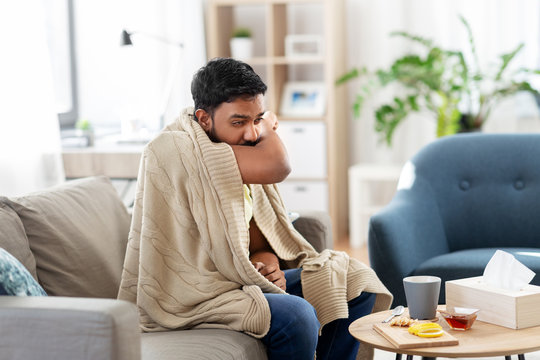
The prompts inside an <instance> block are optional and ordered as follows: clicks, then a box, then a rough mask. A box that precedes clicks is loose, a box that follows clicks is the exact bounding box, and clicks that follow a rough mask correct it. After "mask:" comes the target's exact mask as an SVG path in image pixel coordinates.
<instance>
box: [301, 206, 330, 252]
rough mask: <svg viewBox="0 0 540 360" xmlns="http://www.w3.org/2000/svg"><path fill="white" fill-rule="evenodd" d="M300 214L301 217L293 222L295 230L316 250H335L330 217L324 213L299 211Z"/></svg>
mask: <svg viewBox="0 0 540 360" xmlns="http://www.w3.org/2000/svg"><path fill="white" fill-rule="evenodd" d="M298 214H299V215H300V217H299V218H298V219H296V220H295V221H294V222H293V225H294V228H295V229H296V230H297V231H298V232H299V233H300V234H302V236H303V237H304V238H305V239H306V240H307V241H309V243H310V244H311V245H312V246H313V247H314V248H315V250H317V251H319V252H320V251H323V250H324V249H333V247H334V243H333V241H332V222H331V221H330V215H328V213H326V212H324V211H298Z"/></svg>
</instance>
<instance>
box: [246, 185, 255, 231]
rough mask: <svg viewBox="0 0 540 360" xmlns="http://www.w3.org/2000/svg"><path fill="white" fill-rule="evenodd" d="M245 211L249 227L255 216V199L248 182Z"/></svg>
mask: <svg viewBox="0 0 540 360" xmlns="http://www.w3.org/2000/svg"><path fill="white" fill-rule="evenodd" d="M244 211H245V214H244V216H245V217H246V224H247V227H248V229H249V222H250V221H251V218H252V217H253V199H252V198H251V191H250V190H249V186H247V185H246V184H244Z"/></svg>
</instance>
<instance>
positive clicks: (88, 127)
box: [75, 119, 94, 146]
mask: <svg viewBox="0 0 540 360" xmlns="http://www.w3.org/2000/svg"><path fill="white" fill-rule="evenodd" d="M75 129H76V134H77V136H80V137H83V138H86V146H94V129H93V128H92V124H91V123H90V121H89V120H88V119H79V120H77V122H76V123H75Z"/></svg>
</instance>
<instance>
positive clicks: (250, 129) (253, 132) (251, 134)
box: [244, 124, 259, 142]
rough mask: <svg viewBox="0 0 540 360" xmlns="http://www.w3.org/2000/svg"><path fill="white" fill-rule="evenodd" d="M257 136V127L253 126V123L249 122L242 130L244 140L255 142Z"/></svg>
mask: <svg viewBox="0 0 540 360" xmlns="http://www.w3.org/2000/svg"><path fill="white" fill-rule="evenodd" d="M258 138H259V129H258V128H257V127H256V126H255V124H250V125H249V126H247V127H246V131H245V132H244V140H245V141H251V142H255V141H257V139H258Z"/></svg>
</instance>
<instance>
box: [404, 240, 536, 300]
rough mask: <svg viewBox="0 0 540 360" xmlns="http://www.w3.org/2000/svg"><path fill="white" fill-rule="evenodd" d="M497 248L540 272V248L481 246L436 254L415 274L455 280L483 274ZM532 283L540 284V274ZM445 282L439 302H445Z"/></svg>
mask: <svg viewBox="0 0 540 360" xmlns="http://www.w3.org/2000/svg"><path fill="white" fill-rule="evenodd" d="M497 249H500V250H504V251H506V252H508V253H510V254H512V255H514V256H515V257H516V259H517V260H518V261H520V262H521V263H523V265H525V266H527V267H528V268H529V269H531V270H532V271H534V272H535V273H536V274H540V249H538V248H504V247H503V248H480V249H470V250H460V251H454V252H451V253H448V254H443V255H439V256H435V257H433V258H431V259H429V260H427V261H424V262H423V263H422V264H420V265H419V266H418V267H417V268H416V269H415V270H414V273H413V275H433V276H438V277H440V278H441V279H444V280H445V281H447V280H455V279H462V278H467V277H473V276H481V275H482V274H483V273H484V268H485V267H486V265H487V263H488V262H489V260H490V259H491V257H492V256H493V254H495V251H497ZM531 284H533V285H540V276H538V275H537V276H535V277H534V278H533V279H532V281H531ZM445 296H446V295H445V288H444V284H442V286H441V292H440V296H439V303H441V304H444V302H445Z"/></svg>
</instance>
